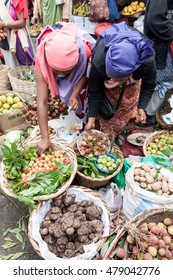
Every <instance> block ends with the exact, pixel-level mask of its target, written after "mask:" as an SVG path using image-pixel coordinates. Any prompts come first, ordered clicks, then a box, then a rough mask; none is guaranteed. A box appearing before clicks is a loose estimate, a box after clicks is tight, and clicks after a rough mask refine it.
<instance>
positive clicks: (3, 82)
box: [0, 64, 11, 91]
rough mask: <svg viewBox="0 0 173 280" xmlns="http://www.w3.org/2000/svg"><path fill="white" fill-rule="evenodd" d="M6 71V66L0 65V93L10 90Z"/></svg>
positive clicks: (7, 69)
mask: <svg viewBox="0 0 173 280" xmlns="http://www.w3.org/2000/svg"><path fill="white" fill-rule="evenodd" d="M8 71H9V68H8V67H7V66H6V65H4V64H0V91H5V90H10V89H11V84H10V80H9V77H8Z"/></svg>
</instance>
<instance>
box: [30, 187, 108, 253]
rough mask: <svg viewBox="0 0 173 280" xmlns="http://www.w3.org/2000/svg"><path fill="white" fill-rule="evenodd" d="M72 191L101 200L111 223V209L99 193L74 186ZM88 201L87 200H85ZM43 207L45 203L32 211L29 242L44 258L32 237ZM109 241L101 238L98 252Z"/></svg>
mask: <svg viewBox="0 0 173 280" xmlns="http://www.w3.org/2000/svg"><path fill="white" fill-rule="evenodd" d="M70 189H77V190H80V191H81V193H82V192H84V193H85V194H88V195H89V197H91V196H93V197H94V198H96V199H99V200H100V201H101V203H102V205H103V207H104V208H105V211H106V212H107V215H108V218H109V221H110V212H109V209H108V206H107V204H106V203H105V201H104V199H103V197H102V196H101V195H100V194H99V193H97V192H94V191H92V190H91V189H88V188H84V187H83V186H74V185H71V186H70ZM85 199H86V198H85ZM42 205H43V202H40V203H39V204H38V205H37V207H36V208H35V209H34V210H33V211H32V213H31V215H30V217H29V221H28V238H29V241H30V243H31V245H32V246H33V248H34V250H35V252H36V253H37V254H38V255H39V256H41V257H42V255H41V252H40V248H39V244H38V243H37V242H36V241H35V240H34V239H33V236H32V231H33V226H34V223H33V216H34V215H35V214H36V213H37V212H38V211H39V210H40V208H41V207H42ZM106 240H107V237H103V238H101V239H100V240H99V241H98V242H97V252H98V251H99V250H100V249H101V247H102V246H103V244H104V243H105V242H106Z"/></svg>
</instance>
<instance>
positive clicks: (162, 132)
mask: <svg viewBox="0 0 173 280" xmlns="http://www.w3.org/2000/svg"><path fill="white" fill-rule="evenodd" d="M170 133H171V131H169V130H159V131H156V132H153V133H151V134H150V136H148V137H147V138H146V139H145V142H144V145H143V153H144V155H145V156H147V147H148V145H149V144H150V143H151V142H152V141H153V140H154V139H156V138H158V137H160V136H161V135H169V134H170Z"/></svg>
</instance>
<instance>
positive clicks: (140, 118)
mask: <svg viewBox="0 0 173 280" xmlns="http://www.w3.org/2000/svg"><path fill="white" fill-rule="evenodd" d="M146 120H147V116H146V113H145V111H144V110H143V109H138V112H137V115H136V123H143V124H144V123H146Z"/></svg>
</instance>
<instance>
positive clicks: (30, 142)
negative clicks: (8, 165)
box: [0, 137, 77, 200]
mask: <svg viewBox="0 0 173 280" xmlns="http://www.w3.org/2000/svg"><path fill="white" fill-rule="evenodd" d="M50 139H51V144H52V149H53V150H64V151H65V153H66V155H67V156H68V158H69V160H70V161H71V163H72V174H71V176H70V178H68V180H67V181H66V182H65V183H64V184H63V185H62V186H61V187H60V188H59V189H58V190H57V192H55V193H51V194H47V195H41V196H40V197H39V198H40V200H49V199H52V198H54V197H56V196H58V195H60V194H62V193H63V192H64V191H65V190H66V189H67V188H68V187H69V186H70V185H71V183H72V181H73V179H74V177H75V175H76V171H77V159H76V154H75V152H74V151H73V149H72V148H71V147H70V145H68V144H67V143H66V142H65V141H64V140H63V139H61V138H58V137H51V138H50ZM39 140H40V137H34V138H27V139H26V140H24V141H22V142H21V143H19V148H20V149H22V147H25V148H26V147H28V148H29V147H31V146H37V144H38V142H39ZM0 183H1V184H0V188H1V190H2V192H3V193H5V194H6V195H8V196H11V197H14V198H17V195H16V194H15V193H14V192H13V191H12V190H11V189H10V188H8V180H7V178H6V176H5V166H4V164H3V162H1V167H0ZM33 200H36V199H35V198H33ZM37 200H38V199H37Z"/></svg>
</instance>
